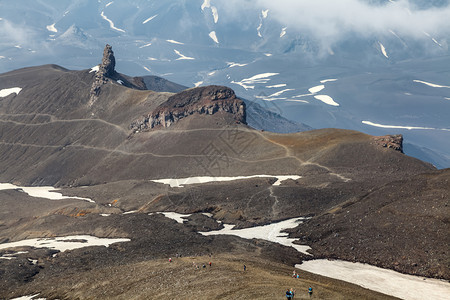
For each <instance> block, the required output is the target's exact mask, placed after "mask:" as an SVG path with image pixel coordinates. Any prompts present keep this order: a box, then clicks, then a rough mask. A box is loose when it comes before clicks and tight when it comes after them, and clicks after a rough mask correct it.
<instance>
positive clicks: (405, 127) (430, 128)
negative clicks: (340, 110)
mask: <svg viewBox="0 0 450 300" xmlns="http://www.w3.org/2000/svg"><path fill="white" fill-rule="evenodd" d="M361 123H363V124H366V125H369V126H374V127H380V128H390V129H408V130H443V131H450V129H447V128H432V127H417V126H398V125H383V124H377V123H373V122H370V121H362V122H361Z"/></svg>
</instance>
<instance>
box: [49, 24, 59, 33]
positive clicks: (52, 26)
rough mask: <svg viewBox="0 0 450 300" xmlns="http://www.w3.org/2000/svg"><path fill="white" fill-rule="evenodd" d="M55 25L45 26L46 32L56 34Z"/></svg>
mask: <svg viewBox="0 0 450 300" xmlns="http://www.w3.org/2000/svg"><path fill="white" fill-rule="evenodd" d="M55 24H56V23H53V24H52V25H47V26H46V28H47V30H48V31H51V32H58V29H56V27H55Z"/></svg>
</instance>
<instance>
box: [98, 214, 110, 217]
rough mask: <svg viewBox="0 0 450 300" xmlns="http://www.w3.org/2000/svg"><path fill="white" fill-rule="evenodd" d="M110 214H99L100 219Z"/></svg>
mask: <svg viewBox="0 0 450 300" xmlns="http://www.w3.org/2000/svg"><path fill="white" fill-rule="evenodd" d="M110 215H111V214H100V216H102V217H109V216H110Z"/></svg>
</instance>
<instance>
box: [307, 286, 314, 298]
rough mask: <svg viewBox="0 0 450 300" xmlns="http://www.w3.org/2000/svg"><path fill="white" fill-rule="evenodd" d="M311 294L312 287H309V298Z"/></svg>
mask: <svg viewBox="0 0 450 300" xmlns="http://www.w3.org/2000/svg"><path fill="white" fill-rule="evenodd" d="M312 293H313V291H312V287H309V289H308V294H309V298H311V297H312Z"/></svg>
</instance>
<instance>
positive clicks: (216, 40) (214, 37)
mask: <svg viewBox="0 0 450 300" xmlns="http://www.w3.org/2000/svg"><path fill="white" fill-rule="evenodd" d="M209 37H210V38H211V39H212V40H213V41H214V42H215V43H216V44H219V40H218V39H217V35H216V32H215V31H211V32H210V33H209Z"/></svg>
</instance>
